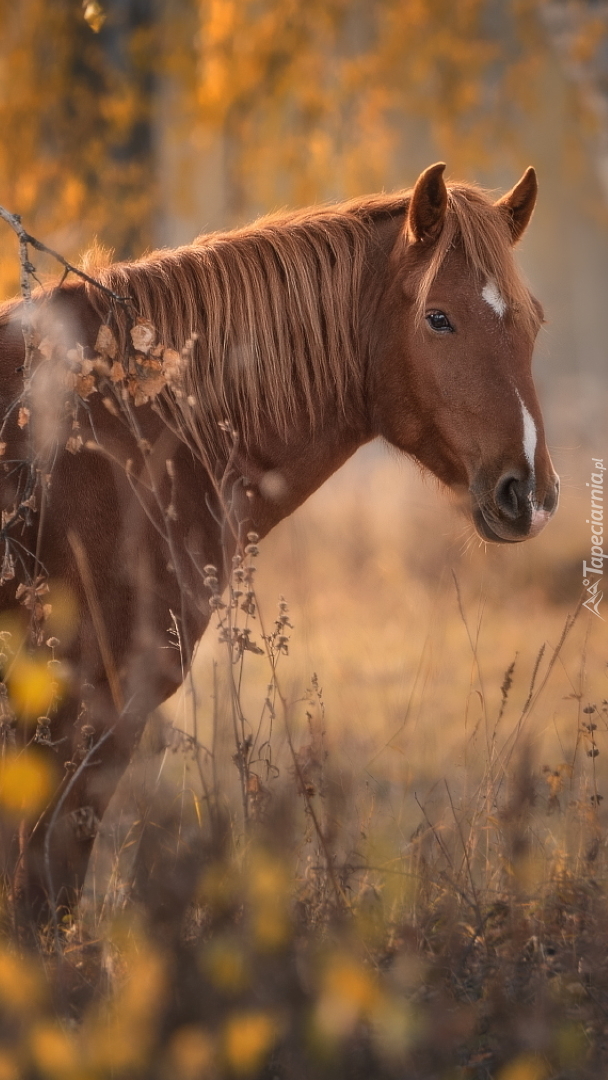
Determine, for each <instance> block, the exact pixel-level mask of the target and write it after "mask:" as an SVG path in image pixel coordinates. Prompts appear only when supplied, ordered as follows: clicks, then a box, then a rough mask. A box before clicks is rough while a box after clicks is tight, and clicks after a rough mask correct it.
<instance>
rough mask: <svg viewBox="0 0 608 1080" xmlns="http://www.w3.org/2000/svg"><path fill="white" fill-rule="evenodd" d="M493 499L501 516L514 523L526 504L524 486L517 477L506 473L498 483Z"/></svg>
mask: <svg viewBox="0 0 608 1080" xmlns="http://www.w3.org/2000/svg"><path fill="white" fill-rule="evenodd" d="M494 498H495V500H496V505H497V507H498V509H499V510H500V512H501V514H503V515H504V516H505V517H507V518H511V520H512V521H514V520H515V519H516V518H518V517H519V516H520V514H521V513H522V511H523V510H524V507H525V504H526V492H525V490H524V485H523V484H522V482H521V480H520V479H519V477H518V476H514V475H513V473H507V474H506V475H505V476H501V478H500V480H499V481H498V483H497V485H496V489H495V491H494Z"/></svg>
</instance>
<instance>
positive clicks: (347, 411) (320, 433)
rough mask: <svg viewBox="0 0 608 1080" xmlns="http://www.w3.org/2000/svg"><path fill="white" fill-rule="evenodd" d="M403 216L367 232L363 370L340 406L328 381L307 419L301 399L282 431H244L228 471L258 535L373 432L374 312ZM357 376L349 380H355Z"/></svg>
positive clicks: (244, 517) (242, 512) (361, 314)
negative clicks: (238, 481) (313, 414)
mask: <svg viewBox="0 0 608 1080" xmlns="http://www.w3.org/2000/svg"><path fill="white" fill-rule="evenodd" d="M401 227H402V219H401V220H399V219H392V220H385V221H383V222H382V223H381V224H379V225H377V226H375V228H374V230H373V233H372V235H371V237H370V252H369V258H368V259H367V261H366V268H365V273H364V276H363V281H362V286H361V295H360V299H359V305H358V308H359V311H358V325H357V334H358V342H357V345H358V349H357V352H358V355H359V357H360V362H361V365H362V372H361V373H360V375H359V379H358V380H357V385H356V386H355V385H353V387H352V392H350V391H349V392H348V393H347V398H346V401H345V402H344V406H343V407H339V406H338V405H337V403H336V401H335V393H334V392H333V390H332V387H331V386H330V385H328V386H327V388H326V395H325V400H324V401H322V402H320V403H319V413H318V417H317V419H316V420H315V421H314V422H313V423H311V418H310V415H309V413H308V411H307V410H306V409H305V407H304V406H302V410H301V413H300V414H299V415H298V416H296V417H295V418H294V421H293V424H291V425H290V430H289V434H288V435H287V436H284V435H280V434H279V433H277V432H276V431H275V430H273V429H272V428H271V427H268V428H267V429H266V430H265V431H263V432H262V433H260V434H257V435H255V436H253V437H251V438H250V439H248V440H247V441H246V442H245V444H244V445H243V446H242V447H240V448H239V449H238V451H237V453H236V454H235V455H234V473H236V474H237V479H238V478H242V479H243V481H244V482H242V484H241V486H240V491H241V495H240V497H239V507H238V510H237V515H238V516H239V517H240V520H241V521H246V522H247V524H248V526H249V525H250V526H251V528H253V529H255V531H256V532H257V533H258V534H259V535H260V536H263V535H265V534H266V533H267V532H269V531H270V529H272V528H273V527H274V526H275V525H276V524H277V523H278V522H279V521H281V520H282V519H283V518H284V517H287V516H288V515H289V514H291V513H292V512H293V511H294V510H295V509H296V508H297V507H298V506H300V505H301V504H302V503H303V502H305V500H306V499H307V498H308V497H309V496H310V495H312V494H313V492H314V491H316V490H317V489H318V488H319V487H320V486H321V485H322V484H323V483H324V482H325V480H327V479H328V478H329V477H330V476H331V475H332V474H333V473H334V472H336V471H337V469H339V468H340V466H341V465H343V464H344V462H345V461H347V460H348V458H349V457H351V456H352V454H354V453H355V451H356V450H357V449H359V447H361V446H363V445H364V444H365V443H367V442H369V441H370V440H371V439H372V438H373V435H374V432H373V428H372V410H373V402H372V401H371V400H370V394H369V386H370V385H372V380H371V379H370V378H369V374H370V373H369V366H370V363H371V362H372V360H373V357H372V345H373V340H374V339H375V338H376V337H377V335H378V332H379V329H378V327H377V326H376V315H377V311H378V306H379V302H380V299H381V297H382V295H383V292H384V290H385V288H386V285H387V277H388V274H389V255H390V253H391V251H392V249H393V247H394V244H395V240H396V237H397V235H398V233H399V229H400V228H401ZM354 382H355V380H353V383H354Z"/></svg>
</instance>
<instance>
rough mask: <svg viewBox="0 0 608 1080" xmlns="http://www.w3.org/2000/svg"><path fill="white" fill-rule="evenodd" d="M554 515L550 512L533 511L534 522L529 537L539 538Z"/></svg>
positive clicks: (531, 524) (531, 523)
mask: <svg viewBox="0 0 608 1080" xmlns="http://www.w3.org/2000/svg"><path fill="white" fill-rule="evenodd" d="M552 516H553V515H552V514H551V513H550V512H549V511H548V510H532V520H531V522H530V531H529V533H528V537H529V538H532V537H533V536H538V534H539V532H540V531H541V529H544V527H545V525H546V524H547V522H548V521H549V520H550V519H551V517H552Z"/></svg>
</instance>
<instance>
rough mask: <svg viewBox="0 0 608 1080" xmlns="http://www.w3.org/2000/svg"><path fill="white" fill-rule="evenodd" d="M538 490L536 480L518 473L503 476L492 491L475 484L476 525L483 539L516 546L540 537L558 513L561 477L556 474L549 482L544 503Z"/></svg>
mask: <svg viewBox="0 0 608 1080" xmlns="http://www.w3.org/2000/svg"><path fill="white" fill-rule="evenodd" d="M537 490H538V485H537V484H535V483H534V481H533V480H532V481H531V480H530V479H529V478H528V479H526V478H524V477H522V476H520V475H519V474H518V473H516V472H509V473H504V474H503V475H502V476H501V477H500V479H499V481H498V482H497V484H496V485H495V487H494V490H493V491H492V490H490V491H488V489H487V486H482V485H481V484H479V485H477V484H474V485H472V487H471V489H470V493H471V502H472V516H473V523H474V525H475V528H476V529H477V532H478V533H479V535H480V536H481V538H482V539H483V540H488V541H490V542H492V543H495V544H517V543H521V542H522V541H523V540H530V539H531V538H532V537H533V536H538V534H539V532H541V530H542V529H544V527H545V525H546V524H547V522H548V521H549V520H550V519H551V518H552V517H553V514H554V513H555V511H556V510H557V505H558V502H559V477H558V476H557V475H556V474H555V473H554V474H553V476H552V477H551V478H550V479H549V481H548V483H547V485H546V490H545V493H544V495H543V497H542V501H541V502H539V501H538V499H537ZM481 492H483V494H482V493H481Z"/></svg>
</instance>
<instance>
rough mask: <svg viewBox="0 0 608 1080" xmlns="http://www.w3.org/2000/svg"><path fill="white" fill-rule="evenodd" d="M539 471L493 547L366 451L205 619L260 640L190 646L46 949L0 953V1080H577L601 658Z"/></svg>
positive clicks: (576, 464)
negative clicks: (523, 509) (530, 527)
mask: <svg viewBox="0 0 608 1080" xmlns="http://www.w3.org/2000/svg"><path fill="white" fill-rule="evenodd" d="M556 456H557V455H556ZM562 457H563V460H562V461H559V460H558V461H557V466H558V469H559V470H560V471H561V473H562V476H563V479H564V487H563V499H562V508H561V511H560V513H559V515H558V516H557V518H556V519H555V520H554V521H553V522H552V523H551V525H550V526H549V527H548V528H547V530H546V532H545V533H543V534H542V536H541V537H539V538H538V539H537V540H535V541H533V542H531V543H529V544H524V545H521V546H517V547H515V548H506V547H505V548H490V547H485V546H484V545H481V544H480V543H479V542H478V541H477V540H476V539H475V538H474V537H473V535H472V532H471V528H470V526H468V525H467V523H466V521H465V519H464V518H463V517H462V516H461V515H460V513H459V511H458V510H457V509H456V508H453V507H450V506H449V501H448V500H446V498H445V495H444V494H443V493H441V492H439V491H438V490H436V488H435V486H434V484H433V483H432V482H429V481H428V480H424V479H422V478H421V477H420V476H419V475H418V473H417V472H416V470H415V469H414V468H413V467H412V466H411V465H408V464H406V463H404V462H402V461H399V460H397V459H396V458H395V457H392V456H390V455H389V454H388V453H387V452H385V451H383V450H382V448H380V447H379V446H372V447H369V448H367V449H366V450H365V451H363V452H362V453H360V454H359V455H358V456H357V457H356V458H355V459H354V460H353V461H352V462H351V463H350V464H349V465H348V466H347V467H346V468H345V469H344V470H342V472H341V473H340V474H338V475H337V476H336V477H335V478H333V479H332V480H331V481H330V482H329V483H328V484H327V485H326V486H325V487H324V488H323V489H322V490H321V491H320V492H319V493H318V494H317V495H316V496H315V497H314V498H313V499H311V500H310V501H309V503H308V504H307V505H306V506H305V507H303V508H302V509H301V510H300V511H299V512H298V513H297V514H296V515H294V516H293V518H291V519H290V520H289V521H286V522H285V523H283V525H282V526H281V527H280V528H279V529H277V530H276V531H275V533H274V534H272V535H271V536H270V537H268V538H267V539H266V540H265V542H264V543H263V544H262V545H261V549H260V552H259V553H257V551H256V545H255V544H253V545H252V548H253V550H252V551H251V553H250V555H249V556H248V559H247V563H248V565H250V566H254V567H256V569H255V582H256V584H255V589H256V595H257V603H258V604H259V609H258V611H257V612H256V615H255V616H253V617H252V616H247V617H246V616H245V615H244V614H243V613H242V612H240V611H237V610H236V609H234V610H233V609H231V608H230V606H229V607H228V608H227V609H220V616H221V618H222V619H223V620H224V627H226V625H227V623H226V620H227V619H228V620H229V622H230V626H231V627H233V628H234V627H236V628H237V629H239V628H240V629H241V630H242V629H243V628H248V629H250V631H251V633H250V635H249V638H248V641H250V642H253V643H254V644H257V645H258V646H262V645H263V638H262V625H263V631H264V633H265V635H266V646H264V648H262V650H261V652H259V653H258V652H254V651H251V650H248V651H245V653H243V654H242V656H241V658H240V659H238V658H237V655H236V653H235V650H234V648H233V650H232V660H233V661H235V660H236V661H237V662H233V663H232V664H231V663H230V662H229V660H228V658H227V647H226V644H225V641H224V642H220V641H218V629H217V627H216V626H212V627H211V628H210V631H209V632H208V634H207V636H206V637H205V639H204V641H203V643H202V644H201V646H200V648H199V651H198V654H197V656H196V659H195V664H194V671H193V677H192V679H191V680H189V681H188V683H187V684H186V685H185V686H184V689H183V690H182V691H181V692H180V693H179V694H178V695H176V697H175V699H173V701H172V702H170V703H169V704H168V706H167V707H166V709H165V710H164V715H163V716H162V717H161V716H157V717H155V718H153V720H152V721H151V723H150V725H149V730H148V733H147V735H146V737H145V740H144V744H143V746H142V749H141V751H140V753H139V756H138V759H137V761H136V762H134V764H133V766H132V768H131V770H130V772H129V774H128V776H127V777H126V778H125V781H124V782H123V784H122V785H121V788H120V790H119V792H118V794H117V796H116V799H115V801H114V805H113V807H112V810H111V813H110V814H109V815H108V820H107V822H106V823H105V826H104V830H103V835H102V839H101V842H100V843H99V844H98V849H97V855H96V858H95V860H94V868H93V870H94V872H93V874H92V875H91V876H90V879H89V882H88V887H87V896H86V900H85V903H84V905H83V911H82V914H81V917H80V918H79V920H77V921H75V922H68V923H66V924H65V926H64V927H63V928H62V932H61V935H62V936H61V946H60V953H59V955H58V954H57V950H56V948H54V947H53V943H52V942H51V941H49V942H48V943H46V944H45V943H44V942H43V943H41V952H40V957H39V958H38V959H29V960H27V961H22V960H19V959H18V958H17V956H16V954H15V953H14V952H13V951H12V949H11V947H10V944H9V943H8V939H7V943H6V945H5V948H4V951H3V952H2V953H1V954H0V1000H1V1002H2V1005H3V1008H4V1010H5V1014H6V1016H7V1017H8V1020H7V1022H6V1023H5V1024H4V1027H3V1028H2V1032H1V1035H2V1038H3V1040H4V1042H3V1049H2V1051H1V1052H0V1080H5V1078H6V1080H18V1078H20V1077H22V1076H24V1077H28V1078H29V1077H32V1078H36V1080H37V1078H38V1077H41V1078H46V1077H49V1078H51V1080H53V1078H54V1077H62V1078H64V1077H67V1078H68V1080H70V1078H73V1080H96V1078H101V1077H104V1078H105V1077H110V1076H111V1077H125V1078H126V1077H138V1078H139V1077H141V1078H145V1080H148V1078H156V1077H159V1078H171V1080H173V1078H175V1080H198V1078H201V1080H202V1078H206V1077H210V1078H224V1077H226V1078H230V1077H239V1076H243V1077H264V1078H268V1080H273V1078H275V1077H277V1078H279V1077H280V1078H281V1080H282V1078H285V1080H292V1078H293V1080H296V1078H297V1080H299V1078H300V1077H301V1078H307V1080H308V1078H310V1080H316V1078H317V1077H319V1078H324V1077H326V1076H327V1077H330V1076H331V1077H332V1080H334V1078H336V1077H344V1078H345V1080H346V1078H348V1080H351V1078H359V1077H366V1078H367V1077H369V1078H376V1077H378V1078H384V1077H387V1078H393V1077H395V1078H402V1077H407V1078H409V1077H412V1078H418V1077H420V1078H421V1080H430V1078H431V1077H446V1078H448V1077H449V1078H454V1077H459V1078H465V1077H474V1078H480V1080H481V1078H489V1077H500V1080H545V1078H547V1080H548V1078H550V1077H553V1078H558V1077H559V1078H564V1080H565V1078H568V1077H573V1078H575V1077H576V1078H578V1077H581V1078H586V1077H596V1076H597V1077H600V1076H603V1075H605V1069H606V1067H607V1066H608V1056H607V1048H608V1044H607V1041H606V1035H608V968H607V967H606V964H605V956H606V955H608V954H607V952H606V948H607V946H608V902H607V900H606V895H605V884H606V836H607V832H606V816H605V814H606V812H605V810H604V805H605V804H603V803H602V796H603V794H604V792H606V789H607V784H606V764H605V763H606V760H607V755H608V705H607V702H606V699H607V698H608V685H607V663H606V662H607V659H608V656H607V649H606V646H607V639H606V633H605V624H604V623H603V622H602V621H601V620H600V619H597V618H595V617H594V616H593V615H591V614H589V613H588V612H586V611H580V610H577V609H578V604H579V599H580V594H581V572H580V571H581V563H582V559H583V558H584V557H585V555H586V554H587V549H586V544H587V532H588V527H587V525H586V514H587V509H586V495H585V482H586V481H585V478H586V476H587V473H588V471H589V464H588V460H587V456H586V454H583V453H582V452H581V451H570V450H568V451H564V452H563V453H562ZM237 584H238V583H237ZM233 587H234V586H233ZM281 598H284V600H283V599H281ZM227 599H228V601H229V599H230V597H228V598H227ZM279 605H281V606H279ZM607 610H608V609H607ZM277 617H279V623H278V625H275V619H276V618H277ZM261 624H262V625H261ZM290 624H292V626H291V625H290ZM273 635H274V636H273ZM220 636H221V635H220ZM225 636H226V634H225V633H224V637H225ZM240 640H241V641H242V640H243V639H242V637H241V639H240ZM237 653H238V650H237ZM7 933H8V931H7ZM9 936H10V935H9ZM28 980H29V981H28ZM15 987H16V988H17V989H16V990H15ZM19 988H21V989H19ZM49 988H50V993H49Z"/></svg>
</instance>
